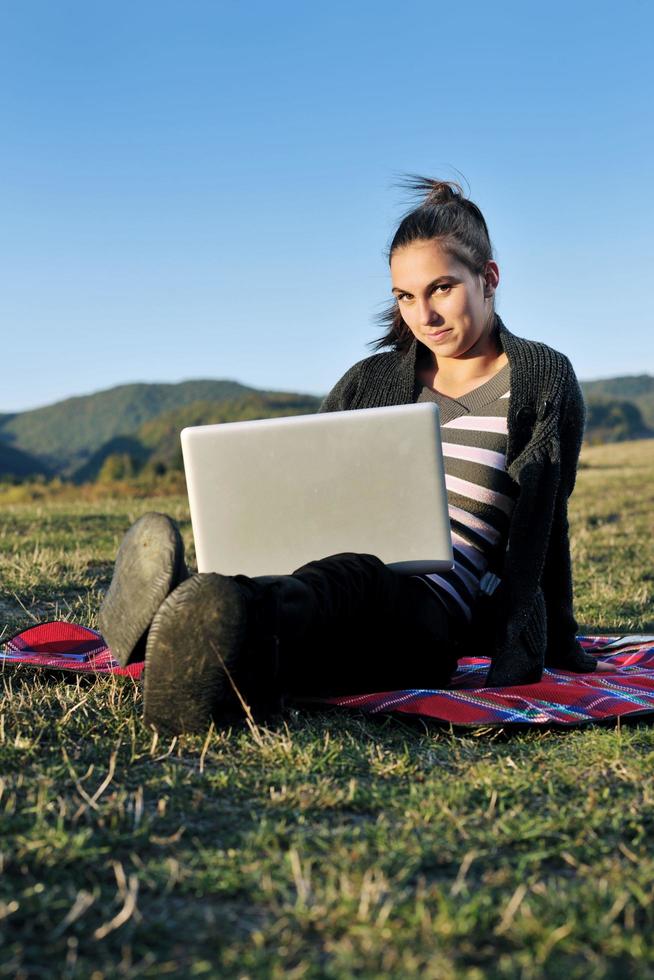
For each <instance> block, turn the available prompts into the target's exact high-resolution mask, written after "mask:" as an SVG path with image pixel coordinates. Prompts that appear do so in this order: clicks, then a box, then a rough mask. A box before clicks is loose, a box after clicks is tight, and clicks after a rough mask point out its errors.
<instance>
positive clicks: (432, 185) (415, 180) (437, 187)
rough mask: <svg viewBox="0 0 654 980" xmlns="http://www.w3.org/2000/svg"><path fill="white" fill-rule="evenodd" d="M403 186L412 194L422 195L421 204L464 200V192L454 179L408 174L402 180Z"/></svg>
mask: <svg viewBox="0 0 654 980" xmlns="http://www.w3.org/2000/svg"><path fill="white" fill-rule="evenodd" d="M402 183H403V186H404V187H406V188H407V189H408V190H410V191H413V192H414V194H419V195H420V196H421V197H422V205H423V206H424V205H427V206H429V205H430V204H432V205H433V204H450V203H451V202H453V201H455V202H457V203H459V202H461V201H465V200H466V196H465V193H464V191H463V188H462V187H461V185H460V184H457V182H456V181H455V180H433V179H432V178H430V177H420V176H418V175H417V174H409V175H408V176H407V177H406V178H405V179H404V180H403V181H402Z"/></svg>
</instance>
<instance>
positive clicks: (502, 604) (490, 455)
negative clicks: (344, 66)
mask: <svg viewBox="0 0 654 980" xmlns="http://www.w3.org/2000/svg"><path fill="white" fill-rule="evenodd" d="M411 186H412V187H413V188H414V189H415V190H418V191H419V192H421V194H422V196H423V199H422V201H421V203H420V205H419V206H418V207H416V208H415V209H414V210H412V211H410V212H409V213H408V214H407V215H406V216H405V218H404V219H403V220H402V222H401V223H400V225H399V227H398V229H397V231H396V233H395V236H394V238H393V240H392V243H391V247H390V250H389V263H390V272H391V280H392V293H393V296H394V299H393V301H392V304H391V306H390V307H389V309H388V311H387V313H386V314H384V317H383V320H384V323H385V326H386V333H385V335H384V336H383V337H382V338H381V340H380V341H378V343H377V347H378V348H379V349H380V352H379V353H377V354H374V355H373V356H371V357H368V358H366V359H364V360H362V361H360V362H359V363H357V364H355V365H354V366H353V367H352V368H350V370H349V371H348V372H347V373H346V374H345V375H344V377H343V378H342V379H341V380H340V381H339V382H338V383H337V384H336V385H335V387H334V388H333V390H332V391H331V392H330V393H329V394H328V395H327V397H326V399H325V401H324V402H323V405H322V406H321V411H341V410H344V409H358V408H372V407H377V406H383V405H402V404H407V403H410V402H415V401H425V400H429V401H436V402H438V404H439V407H440V411H441V426H442V439H443V451H444V456H445V466H446V474H447V477H446V483H447V490H448V502H449V508H450V522H451V526H452V538H453V546H454V558H455V564H454V568H453V570H452V571H451V572H450V573H447V574H442V575H425V576H402V575H399V574H398V573H396V572H394V571H392V570H391V569H389V568H387V567H386V566H385V565H383V564H382V562H381V561H379V559H377V558H375V557H374V556H372V555H357V554H345V555H334V556H332V557H330V558H326V559H322V560H320V561H316V562H311V563H310V564H308V565H305V566H304V567H303V568H301V569H298V570H297V571H296V572H294V573H293V575H287V576H267V577H263V578H246V577H245V576H240V575H237V576H235V577H224V576H220V575H215V574H209V575H206V574H205V575H194V576H189V575H188V573H187V571H186V568H185V565H184V558H183V544H182V541H181V537H180V535H179V532H178V530H177V528H176V527H175V525H174V524H173V522H172V521H170V520H169V519H168V518H167V517H165V516H164V515H159V514H149V515H146V516H145V517H144V518H141V520H140V521H138V522H137V523H136V524H135V525H134V526H133V527H132V528H131V529H130V531H129V532H128V533H127V535H126V537H125V539H124V541H123V543H122V544H121V548H120V551H119V553H118V557H117V561H116V568H115V572H114V578H113V581H112V583H111V586H110V589H109V591H108V593H107V596H106V598H105V601H104V603H103V606H102V609H101V612H100V627H101V629H102V631H103V633H104V636H105V638H106V640H107V641H108V643H109V646H110V647H111V649H112V651H113V652H114V654H115V655H116V656H117V657H118V659H119V660H120V661H121V662H122V663H127V662H129V661H132V660H135V659H139V658H140V659H142V658H143V656H145V661H146V669H145V674H144V699H145V720H146V722H149V723H151V724H153V725H155V726H156V727H157V728H161V729H164V730H167V731H172V732H181V731H196V730H201V729H202V728H205V727H207V726H208V724H209V723H210V721H211V719H212V717H217V718H221V717H222V718H224V717H225V716H226V715H228V714H230V713H232V712H233V711H234V710H235V709H237V710H238V707H239V705H240V706H241V707H242V706H243V704H244V703H246V704H248V705H251V706H252V707H254V708H263V709H266V708H270V707H274V706H278V705H279V703H280V701H281V699H282V698H283V696H284V695H296V696H297V695H314V696H315V695H327V694H335V693H356V692H361V691H364V690H367V691H370V690H390V689H395V688H402V687H416V686H420V687H443V686H446V685H447V683H448V681H449V679H450V677H451V675H452V673H453V671H454V669H455V667H456V662H457V659H458V657H461V656H465V655H466V653H467V652H471V653H472V652H474V653H477V654H478V653H479V652H480V651H483V652H484V653H487V654H489V655H490V656H491V658H492V662H491V667H490V671H489V674H488V678H487V684H488V685H490V686H500V685H515V684H529V683H533V682H535V681H537V680H539V679H540V677H541V674H542V671H543V668H544V666H545V664H547V665H550V666H557V667H562V668H565V669H568V670H573V671H581V672H583V671H592V670H594V669H595V660H594V658H592V657H590V656H588V655H587V654H585V653H584V652H583V651H582V649H581V647H580V646H579V644H578V642H577V640H576V629H577V624H576V622H575V619H574V616H573V611H572V576H571V565H570V545H569V539H568V521H567V501H568V497H569V495H570V493H571V492H572V489H573V486H574V482H575V474H576V468H577V460H578V455H579V449H580V445H581V439H582V434H583V421H584V409H583V402H582V398H581V392H580V390H579V385H578V383H577V380H576V378H575V375H574V372H573V370H572V367H571V365H570V362H569V361H568V359H567V358H566V357H565V356H564V355H562V354H559V353H558V352H556V351H554V350H552V349H551V348H550V347H548V346H546V345H545V344H542V343H536V342H533V341H528V340H522V339H520V338H519V337H516V336H514V334H512V333H510V332H509V331H508V330H507V328H506V327H505V326H504V324H503V323H502V321H501V320H500V318H499V316H498V315H497V314H496V312H495V306H494V298H495V290H496V289H497V285H498V282H499V269H498V266H497V263H496V262H495V261H494V260H493V255H492V246H491V242H490V238H489V235H488V229H487V227H486V222H485V220H484V218H483V216H482V214H481V212H480V210H479V209H478V208H477V206H476V205H475V204H473V202H472V201H470V200H469V199H467V198H466V197H465V196H464V194H463V192H462V190H461V188H460V187H459V186H458V185H456V184H452V183H448V182H443V181H435V180H428V179H423V178H417V179H415V180H413V181H411ZM382 349H383V350H382ZM425 520H429V515H428V514H425Z"/></svg>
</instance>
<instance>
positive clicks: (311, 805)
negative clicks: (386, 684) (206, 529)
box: [0, 442, 654, 980]
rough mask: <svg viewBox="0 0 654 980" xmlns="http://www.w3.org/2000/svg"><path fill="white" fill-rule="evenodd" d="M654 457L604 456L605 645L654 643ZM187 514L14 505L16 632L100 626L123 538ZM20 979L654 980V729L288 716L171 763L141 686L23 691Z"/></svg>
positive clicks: (1, 905)
mask: <svg viewBox="0 0 654 980" xmlns="http://www.w3.org/2000/svg"><path fill="white" fill-rule="evenodd" d="M653 498H654V442H644V443H632V444H628V445H627V444H625V445H621V446H610V447H596V448H593V449H591V450H588V451H587V452H586V453H585V455H584V465H583V467H582V469H581V471H580V474H579V482H578V488H577V490H576V492H575V496H574V498H573V500H574V506H573V508H572V515H571V523H572V533H573V548H574V560H575V567H576V581H577V587H578V600H577V610H578V614H579V618H580V620H581V621H582V622H583V624H584V626H586V627H590V626H601V627H602V628H607V629H610V630H615V631H631V630H634V629H640V630H650V631H654V611H653V604H652V580H653V571H654V544H653V541H652V535H651V515H652V512H653V510H654V508H653V506H652V505H653V503H654V499H653ZM153 508H154V509H160V510H166V511H167V512H169V513H172V514H173V515H174V516H175V517H176V518H177V519H178V520H180V522H181V525H182V529H183V532H184V535H185V537H186V540H187V541H189V540H190V526H189V523H188V515H187V511H186V502H185V501H184V500H183V499H181V498H167V499H159V500H156V499H155V500H149V501H145V500H130V499H126V498H123V499H119V500H110V499H107V500H102V501H89V500H87V501H81V502H74V501H70V500H55V501H53V502H50V503H48V502H47V501H37V502H34V503H31V504H13V505H6V506H5V507H4V509H3V520H2V526H1V528H0V583H1V586H2V588H1V591H0V616H1V622H2V625H3V627H4V634H5V635H10V634H11V633H12V632H14V631H16V630H18V629H20V628H22V627H24V626H27V625H29V623H30V622H32V618H33V617H34V618H36V619H39V620H43V619H46V618H66V619H74V620H80V621H82V622H86V623H88V624H89V625H93V623H94V622H95V614H96V611H97V608H98V604H99V601H100V598H101V594H102V591H103V589H104V588H105V587H106V585H107V584H108V581H109V578H110V574H111V564H112V558H113V555H114V553H115V549H116V546H117V543H118V541H119V540H120V536H121V535H122V533H123V531H124V530H125V529H126V528H127V526H128V525H129V524H130V523H131V521H132V520H134V519H135V518H136V517H137V516H138V515H139V514H140V513H143V512H144V511H145V510H147V509H153ZM0 680H2V682H3V684H4V697H3V700H2V705H1V707H0V871H1V874H0V977H2V976H6V977H12V978H14V977H16V978H28V977H29V978H31V977H35V978H36V977H70V978H72V977H79V978H85V980H86V978H92V980H102V978H105V977H106V978H109V977H154V976H169V977H241V978H246V977H247V978H249V977H252V978H254V977H273V978H275V977H279V978H281V977H292V978H293V977H296V978H300V977H352V976H366V977H386V976H388V977H407V976H412V975H423V976H427V977H433V978H450V977H466V978H485V977H524V978H531V977H534V978H540V977H553V978H554V977H556V978H559V977H562V976H565V977H568V978H584V980H585V978H588V977H592V978H595V977H615V978H618V977H619V978H623V977H639V978H640V977H648V976H653V977H654V948H653V947H652V944H651V942H650V936H651V933H652V929H653V927H654V885H653V882H654V856H653V854H652V850H651V846H650V840H651V835H652V831H653V830H654V826H653V825H654V806H653V804H654V776H653V775H652V774H653V773H654V765H653V763H654V729H652V728H651V727H650V725H649V724H647V723H646V722H643V721H641V722H638V723H636V722H634V723H632V724H628V725H627V724H622V725H616V726H612V727H606V728H601V727H593V728H588V729H578V730H571V731H564V732H562V731H555V730H545V731H540V730H533V731H528V732H521V733H509V732H502V731H498V730H491V729H486V730H474V731H467V730H466V731H452V730H447V729H445V728H442V727H437V726H431V727H428V726H426V725H425V726H421V725H412V726H409V725H407V724H405V723H404V722H402V721H400V720H398V719H393V718H386V719H379V718H377V719H366V718H364V717H362V716H357V715H349V714H348V715H345V714H338V713H313V714H306V713H300V712H298V711H291V712H290V713H289V714H288V716H287V717H286V719H285V721H284V722H283V723H280V724H279V725H277V726H276V727H271V728H270V729H260V730H259V737H258V739H254V738H253V737H252V736H251V735H250V733H249V732H248V731H247V730H246V729H244V728H243V729H241V728H234V729H232V730H229V731H220V732H217V731H211V732H210V733H209V734H208V735H207V736H206V737H184V738H180V739H173V740H161V739H157V738H156V737H155V736H153V734H152V732H150V731H148V730H146V729H145V727H144V726H143V724H142V722H141V720H140V693H139V689H138V687H137V686H136V685H135V684H133V683H132V682H131V681H118V680H115V679H114V680H107V679H104V680H100V681H97V682H89V681H88V680H87V681H83V680H81V681H72V682H65V681H53V680H51V679H50V680H48V679H47V678H43V677H41V676H40V675H38V674H35V673H34V672H32V671H29V670H24V669H18V670H12V671H6V672H5V673H4V674H3V675H2V678H0Z"/></svg>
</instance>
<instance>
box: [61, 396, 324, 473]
mask: <svg viewBox="0 0 654 980" xmlns="http://www.w3.org/2000/svg"><path fill="white" fill-rule="evenodd" d="M319 405H320V399H319V398H314V397H313V396H311V395H291V394H284V393H280V392H272V393H265V392H260V393H255V394H251V395H247V396H245V397H242V398H234V399H229V400H224V401H222V402H213V401H197V402H193V403H192V404H190V405H185V406H182V407H181V408H177V409H173V410H172V411H169V412H164V413H163V414H162V415H159V416H158V417H157V418H155V419H152V420H151V421H149V422H145V423H144V424H143V425H142V426H141V427H140V429H138V431H137V432H136V433H135V434H134V435H132V436H120V437H117V438H114V439H110V440H109V441H108V442H107V443H105V444H104V446H101V448H100V449H99V450H98V451H97V452H96V453H94V454H93V456H92V457H91V459H90V460H89V461H88V462H87V463H86V464H85V465H84V466H82V467H80V468H79V469H78V470H77V471H76V472H75V473H74V474H73V477H74V479H75V480H76V481H77V482H79V483H84V482H88V481H91V480H96V479H98V478H99V479H111V478H116V477H125V476H131V475H133V474H134V473H138V472H139V471H140V470H141V469H142V468H143V467H146V466H147V467H148V468H149V469H151V470H154V472H157V473H164V472H168V471H169V470H181V469H182V450H181V446H180V441H179V434H180V432H181V430H182V429H184V428H186V427H187V426H190V425H215V424H216V423H218V422H241V421H245V420H247V419H262V418H273V417H279V416H285V415H310V414H312V413H313V412H315V411H316V410H317V409H318V406H319Z"/></svg>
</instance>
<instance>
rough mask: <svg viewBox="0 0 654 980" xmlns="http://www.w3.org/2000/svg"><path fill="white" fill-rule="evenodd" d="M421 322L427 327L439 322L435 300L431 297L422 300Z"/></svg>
mask: <svg viewBox="0 0 654 980" xmlns="http://www.w3.org/2000/svg"><path fill="white" fill-rule="evenodd" d="M419 302H420V322H421V323H422V324H424V325H425V326H427V325H428V324H430V323H433V322H434V321H435V320H438V313H437V311H436V310H435V309H434V304H433V300H432V298H431V297H429V298H428V299H421V300H420V301H419Z"/></svg>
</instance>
